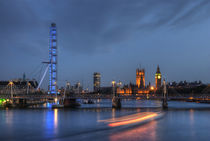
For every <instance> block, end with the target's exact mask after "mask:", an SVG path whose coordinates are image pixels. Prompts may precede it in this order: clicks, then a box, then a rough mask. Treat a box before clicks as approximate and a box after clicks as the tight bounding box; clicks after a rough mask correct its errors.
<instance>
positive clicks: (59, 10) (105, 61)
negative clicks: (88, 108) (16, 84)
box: [0, 0, 210, 88]
mask: <svg viewBox="0 0 210 141" xmlns="http://www.w3.org/2000/svg"><path fill="white" fill-rule="evenodd" d="M209 13H210V1H209V0H196V1H195V0H106V1H104V0H20V1H14V0H0V17H1V20H0V25H1V26H0V31H1V32H0V42H1V46H0V48H1V52H0V59H1V61H0V65H1V70H0V72H1V73H0V79H1V80H8V79H13V78H19V77H22V74H23V72H25V73H26V75H27V77H28V78H36V79H39V78H40V74H41V73H40V72H41V68H42V65H41V62H42V61H46V60H48V37H49V26H50V24H51V23H52V22H55V23H56V24H57V29H58V54H59V56H58V60H59V64H58V69H59V70H58V76H59V77H58V80H59V81H58V83H59V85H60V86H61V85H64V83H65V81H66V80H68V81H70V82H71V83H72V84H74V83H76V82H77V81H80V82H81V83H82V84H83V85H84V87H85V88H86V87H88V88H92V81H93V78H92V76H93V73H94V72H100V73H101V75H102V85H103V86H108V85H110V82H111V81H112V80H116V81H118V80H121V81H122V82H123V83H124V84H127V83H129V82H135V70H136V68H137V67H140V66H141V67H142V68H145V70H146V83H148V82H149V81H150V82H151V83H152V84H154V82H155V80H154V74H155V71H156V68H157V65H158V64H159V65H160V69H161V72H162V74H163V76H164V77H165V78H166V79H167V81H180V80H187V81H195V80H202V81H203V82H205V83H209V82H210V77H209V72H210V65H209V64H210V63H209V62H210V15H209ZM42 70H43V69H42ZM47 83H48V82H47V79H46V80H45V81H44V84H43V86H42V87H44V88H46V86H47Z"/></svg>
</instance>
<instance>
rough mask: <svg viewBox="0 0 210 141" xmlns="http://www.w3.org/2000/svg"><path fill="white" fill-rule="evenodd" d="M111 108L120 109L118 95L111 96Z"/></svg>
mask: <svg viewBox="0 0 210 141" xmlns="http://www.w3.org/2000/svg"><path fill="white" fill-rule="evenodd" d="M112 108H115V109H120V108H121V99H120V98H119V97H115V96H114V97H113V98H112Z"/></svg>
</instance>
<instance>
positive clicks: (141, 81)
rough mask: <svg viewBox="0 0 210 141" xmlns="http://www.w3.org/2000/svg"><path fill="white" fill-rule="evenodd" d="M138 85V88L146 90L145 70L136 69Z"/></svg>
mask: <svg viewBox="0 0 210 141" xmlns="http://www.w3.org/2000/svg"><path fill="white" fill-rule="evenodd" d="M136 85H137V86H138V88H145V70H144V69H136Z"/></svg>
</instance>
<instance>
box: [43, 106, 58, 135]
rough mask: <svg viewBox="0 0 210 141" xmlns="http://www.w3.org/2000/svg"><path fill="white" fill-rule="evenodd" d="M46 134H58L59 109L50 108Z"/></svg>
mask: <svg viewBox="0 0 210 141" xmlns="http://www.w3.org/2000/svg"><path fill="white" fill-rule="evenodd" d="M45 125H46V130H45V131H46V134H45V135H46V136H47V137H50V136H54V135H57V134H58V109H54V110H48V111H47V113H46V117H45Z"/></svg>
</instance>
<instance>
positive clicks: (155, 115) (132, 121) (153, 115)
mask: <svg viewBox="0 0 210 141" xmlns="http://www.w3.org/2000/svg"><path fill="white" fill-rule="evenodd" d="M157 116H158V114H157V113H153V114H150V115H146V116H143V117H140V118H135V119H125V121H120V122H115V123H110V124H108V126H110V127H116V126H122V125H127V124H133V123H138V122H141V121H145V120H148V119H152V118H154V117H157Z"/></svg>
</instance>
